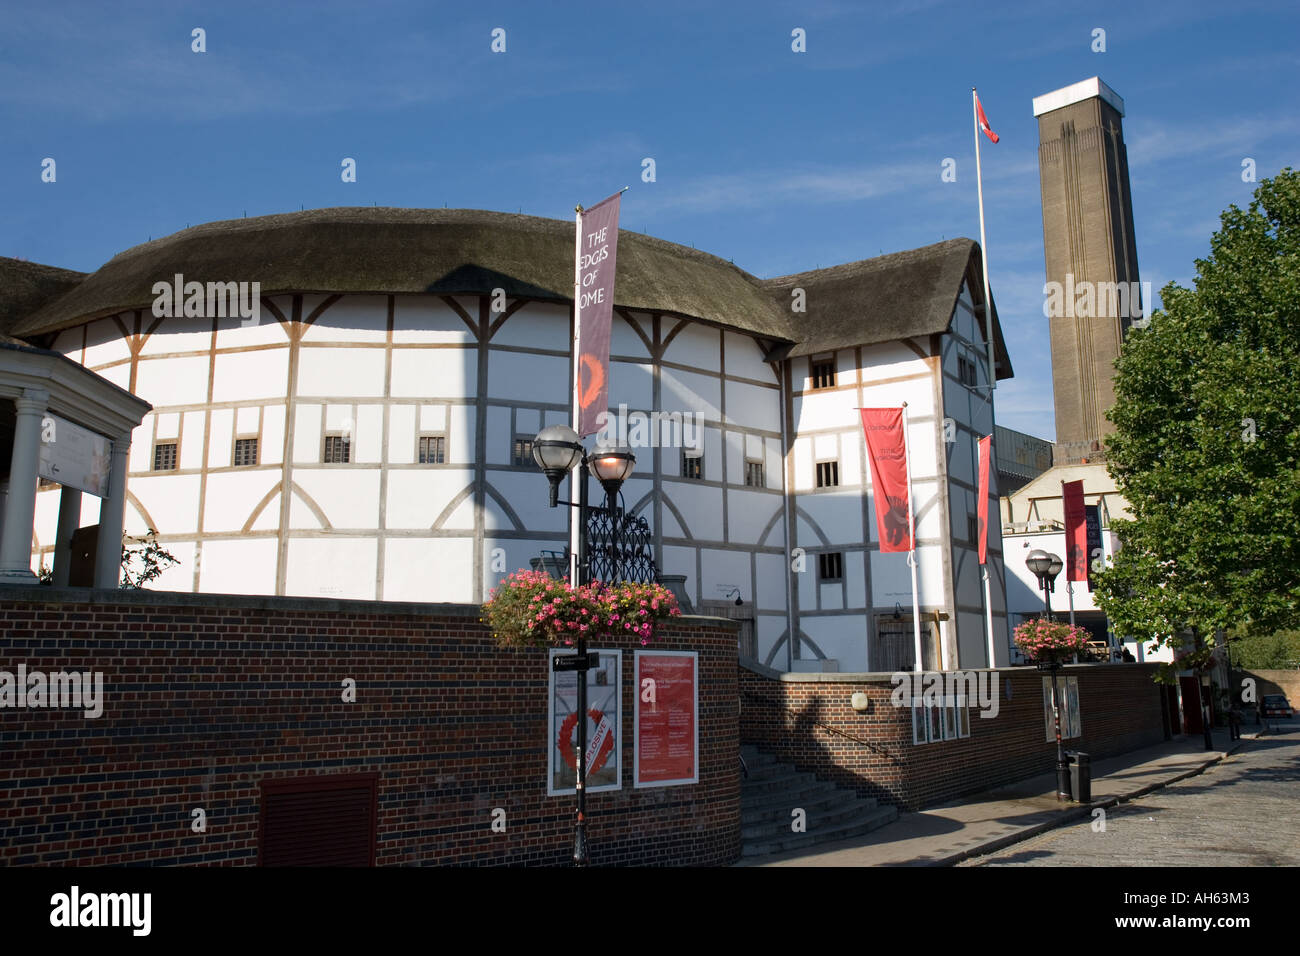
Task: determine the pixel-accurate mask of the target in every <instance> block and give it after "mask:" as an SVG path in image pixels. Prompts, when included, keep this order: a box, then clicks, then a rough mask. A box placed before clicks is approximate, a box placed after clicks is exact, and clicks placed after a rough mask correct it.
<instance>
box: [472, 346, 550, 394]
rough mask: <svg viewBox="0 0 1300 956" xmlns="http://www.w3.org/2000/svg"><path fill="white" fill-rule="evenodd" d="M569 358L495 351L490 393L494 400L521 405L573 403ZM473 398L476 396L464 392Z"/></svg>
mask: <svg viewBox="0 0 1300 956" xmlns="http://www.w3.org/2000/svg"><path fill="white" fill-rule="evenodd" d="M571 388H572V385H571V383H570V381H569V359H568V357H567V356H565V357H563V358H562V357H560V356H555V355H532V354H528V353H522V352H501V351H497V350H495V349H494V350H492V351H491V352H490V354H489V356H488V389H489V390H490V392H491V395H492V397H493V398H496V399H508V400H514V401H522V402H556V403H568V402H571V401H572V398H573V393H572V391H571ZM462 394H464V395H472V394H473V392H468V391H467V392H463V393H462Z"/></svg>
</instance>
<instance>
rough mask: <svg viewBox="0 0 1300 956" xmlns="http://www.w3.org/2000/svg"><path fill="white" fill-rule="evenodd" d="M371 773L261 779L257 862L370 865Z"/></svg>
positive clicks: (372, 853)
mask: <svg viewBox="0 0 1300 956" xmlns="http://www.w3.org/2000/svg"><path fill="white" fill-rule="evenodd" d="M378 782H379V775H378V774H375V773H362V774H337V775H332V776H323V777H319V776H318V777H281V778H277V779H274V780H263V781H262V782H261V791H262V793H261V796H262V799H261V814H260V819H259V826H258V830H259V832H258V841H257V845H258V863H259V864H260V865H261V866H374V863H375V815H376V809H377V807H376V804H377V800H376V795H377V793H376V791H377V787H378Z"/></svg>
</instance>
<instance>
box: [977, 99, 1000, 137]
mask: <svg viewBox="0 0 1300 956" xmlns="http://www.w3.org/2000/svg"><path fill="white" fill-rule="evenodd" d="M975 115H976V116H978V117H979V121H980V129H982V130H983V131H984V135H985V136H987V137H988V138H989V139H991V140H993V142H995V143H996V142H997V141H998V134H997V133H995V132H993V127H992V126H990V125H989V118H988V117H987V116H985V115H984V107H983V105H981V103H980V98H979V94H978V93H977V94H976V95H975Z"/></svg>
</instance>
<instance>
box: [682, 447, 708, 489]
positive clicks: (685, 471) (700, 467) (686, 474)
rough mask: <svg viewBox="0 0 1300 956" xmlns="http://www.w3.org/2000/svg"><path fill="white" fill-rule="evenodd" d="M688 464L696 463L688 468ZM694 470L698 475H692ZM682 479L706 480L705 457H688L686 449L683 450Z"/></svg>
mask: <svg viewBox="0 0 1300 956" xmlns="http://www.w3.org/2000/svg"><path fill="white" fill-rule="evenodd" d="M687 462H695V464H694V465H693V466H690V467H689V468H688V466H687ZM692 469H693V470H694V471H695V472H696V474H691V473H690V472H691V470H692ZM682 478H684V479H686V480H687V481H703V480H704V456H703V455H688V454H686V449H685V448H683V449H682Z"/></svg>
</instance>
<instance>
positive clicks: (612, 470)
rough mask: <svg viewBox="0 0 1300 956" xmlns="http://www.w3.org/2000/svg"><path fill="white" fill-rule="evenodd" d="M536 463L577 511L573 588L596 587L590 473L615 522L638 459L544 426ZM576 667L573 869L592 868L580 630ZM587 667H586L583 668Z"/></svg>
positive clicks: (553, 495)
mask: <svg viewBox="0 0 1300 956" xmlns="http://www.w3.org/2000/svg"><path fill="white" fill-rule="evenodd" d="M533 460H534V461H535V462H536V463H537V466H538V467H539V468H541V469H542V471H543V472H544V473H545V474H546V478H547V480H548V481H549V482H550V483H551V491H550V506H551V507H552V508H554V507H555V506H556V505H559V504H566V505H568V506H569V507H570V508H577V509H578V517H577V521H578V547H577V555H576V558H577V560H576V562H575V565H576V575H575V577H576V579H575V580H574V582H573V584H574V585H575V586H581V585H584V584H590V583H591V580H590V578H591V565H590V556H589V555H588V554H587V516H588V512H589V510H590V509H589V505H588V495H587V476H588V473H590V474H592V475H595V476H596V479H597V480H598V481H599V482H600V483H601V485H602V487H604V489H605V496H606V503H607V507H608V508H609V509H610V512H611V514H610V517H611V520H613V519H614V514H613V511H614V507H615V506H614V502H615V501H616V500H617V498H618V489H619V486H621V485H622V484H623V482H624V481H625V480H626V479H627V477H628V476H629V475H630V474H632V469H633V468H635V467H636V456H635V455H633V454H632V453H631V452H630V451H628V450H627V449H620V448H597V449H596V450H595V451H593V452H592V453H590V454H588V453H587V450H586V448H584V447H583V444H582V441H581V439H579V438H578V433H577V432H575V431H574V430H573V429H572V428H570V427H568V426H567V425H550V426H548V427H546V428H543V429H542V430H541V431H540V432H538V433H537V437H536V438H535V439H533ZM574 468H578V470H579V474H578V475H577V476H575V478H576V481H577V485H578V500H577V502H576V503H575V502H572V501H565V502H561V501H560V482H561V481H563V480H564V478H565V476H566V475H569V474H571V473H572V472H573V469H574ZM577 650H578V653H577V666H578V669H577V670H576V671H575V672H574V673H575V676H576V679H577V685H578V701H577V714H578V721H577V724H578V740H577V747H576V751H577V752H576V754H575V755H574V756H575V758H576V759H575V763H576V766H577V772H576V779H575V781H574V792H575V793H576V794H577V796H578V805H577V821H576V824H575V826H574V832H573V865H574V866H586V865H587V668H588V667H589V666H590V665H589V664H587V636H586V632H584V631H579V632H578V648H577ZM584 665H586V666H584Z"/></svg>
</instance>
